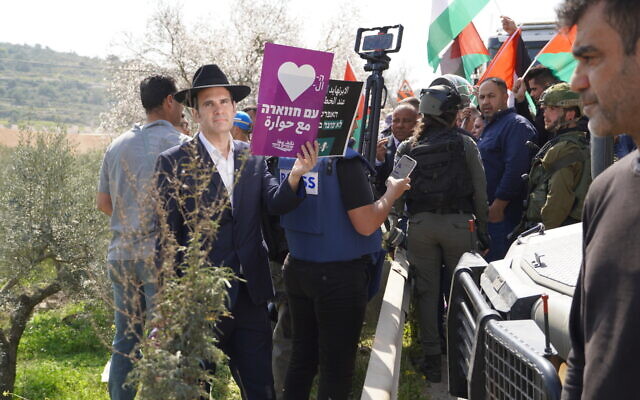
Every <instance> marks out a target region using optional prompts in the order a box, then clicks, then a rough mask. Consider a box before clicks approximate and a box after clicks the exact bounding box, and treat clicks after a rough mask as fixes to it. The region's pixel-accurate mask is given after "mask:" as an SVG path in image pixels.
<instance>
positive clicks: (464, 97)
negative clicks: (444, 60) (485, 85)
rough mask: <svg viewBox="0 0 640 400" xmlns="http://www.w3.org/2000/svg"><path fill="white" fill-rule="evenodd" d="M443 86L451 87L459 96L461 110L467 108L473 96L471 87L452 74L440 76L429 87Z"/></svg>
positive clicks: (464, 80) (462, 79)
mask: <svg viewBox="0 0 640 400" xmlns="http://www.w3.org/2000/svg"><path fill="white" fill-rule="evenodd" d="M435 85H445V86H451V87H453V88H455V89H456V90H457V91H458V94H460V100H461V106H462V108H465V107H469V105H470V104H471V97H472V96H473V86H472V85H471V84H470V83H469V82H468V81H467V80H466V79H464V78H463V77H461V76H458V75H453V74H445V75H442V76H440V77H438V78H436V79H434V80H433V82H431V85H429V86H435Z"/></svg>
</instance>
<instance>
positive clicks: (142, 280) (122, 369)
mask: <svg viewBox="0 0 640 400" xmlns="http://www.w3.org/2000/svg"><path fill="white" fill-rule="evenodd" d="M109 264H110V268H109V278H111V284H112V286H113V300H114V306H115V325H116V335H115V338H114V339H113V353H112V355H111V367H110V369H109V396H110V397H111V399H113V400H131V399H133V398H134V397H135V395H136V390H135V388H134V387H130V386H126V385H125V382H126V379H127V374H128V373H129V371H131V369H132V362H131V358H132V357H134V356H135V354H131V352H132V351H133V350H134V348H135V346H136V344H138V342H139V339H140V337H141V336H142V335H143V327H144V322H145V318H146V320H150V318H151V313H152V311H153V299H152V298H153V296H154V295H155V294H156V290H157V278H156V276H157V275H156V274H155V267H154V266H153V265H152V264H149V263H147V264H145V262H144V261H128V260H127V261H114V260H109Z"/></svg>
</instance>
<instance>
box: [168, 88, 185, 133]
mask: <svg viewBox="0 0 640 400" xmlns="http://www.w3.org/2000/svg"><path fill="white" fill-rule="evenodd" d="M163 109H164V112H165V115H166V117H167V121H168V122H170V123H171V125H174V126H176V125H177V126H179V125H180V122H181V121H182V117H183V114H182V112H183V111H184V106H183V105H182V104H180V103H179V102H177V101H176V99H174V98H173V95H168V96H167V97H166V98H165V99H164V103H163Z"/></svg>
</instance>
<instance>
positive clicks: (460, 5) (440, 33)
mask: <svg viewBox="0 0 640 400" xmlns="http://www.w3.org/2000/svg"><path fill="white" fill-rule="evenodd" d="M487 3H489V0H432V3H431V25H429V39H428V41H427V54H428V59H429V65H431V67H433V70H434V71H435V70H436V69H437V68H438V65H439V64H440V53H442V51H443V50H444V49H446V48H447V46H449V44H450V43H451V42H452V41H453V39H455V38H456V37H457V36H458V35H459V34H460V32H462V31H463V29H464V28H465V27H467V25H469V23H470V22H471V21H472V20H473V18H474V17H475V16H476V15H478V13H479V12H480V10H482V8H484V6H486V5H487Z"/></svg>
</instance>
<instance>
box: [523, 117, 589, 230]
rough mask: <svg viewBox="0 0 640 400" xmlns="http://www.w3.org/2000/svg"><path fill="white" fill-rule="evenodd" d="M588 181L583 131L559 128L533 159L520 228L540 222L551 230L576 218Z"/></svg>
mask: <svg viewBox="0 0 640 400" xmlns="http://www.w3.org/2000/svg"><path fill="white" fill-rule="evenodd" d="M590 183H591V174H590V158H589V147H588V142H587V139H586V137H585V133H584V132H580V131H576V130H575V128H573V129H566V130H564V131H560V132H559V134H558V136H557V137H555V138H554V139H552V140H551V141H549V142H548V143H547V144H546V145H545V146H543V147H542V149H540V151H539V152H538V154H536V156H535V157H534V159H533V163H532V167H531V172H530V173H529V195H528V198H527V209H526V212H525V220H526V223H525V226H524V228H525V229H526V228H528V227H530V226H532V225H534V224H536V223H538V222H542V223H543V224H544V226H545V227H546V228H547V229H551V228H557V227H559V226H562V225H567V224H570V223H575V222H578V221H580V220H581V215H582V206H583V203H584V197H585V195H586V193H587V189H588V187H589V184H590Z"/></svg>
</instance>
